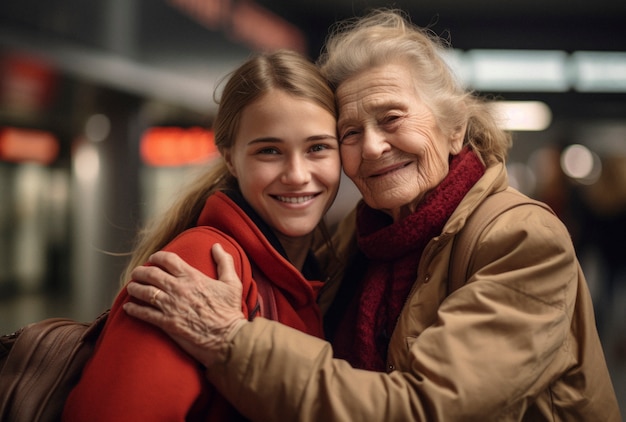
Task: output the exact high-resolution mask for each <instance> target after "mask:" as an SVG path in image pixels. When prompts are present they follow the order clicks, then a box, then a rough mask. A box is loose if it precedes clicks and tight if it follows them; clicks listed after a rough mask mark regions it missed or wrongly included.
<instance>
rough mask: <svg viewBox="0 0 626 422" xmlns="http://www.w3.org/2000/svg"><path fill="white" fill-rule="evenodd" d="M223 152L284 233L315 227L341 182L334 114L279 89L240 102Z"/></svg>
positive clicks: (247, 194) (249, 194)
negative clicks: (235, 129) (233, 135)
mask: <svg viewBox="0 0 626 422" xmlns="http://www.w3.org/2000/svg"><path fill="white" fill-rule="evenodd" d="M223 155H224V158H225V160H226V163H227V165H228V168H229V170H230V172H231V173H232V174H233V176H235V177H236V178H237V181H238V182H239V188H240V189H241V192H242V194H243V196H244V198H245V199H246V201H248V203H249V204H250V205H251V206H252V207H253V208H254V210H255V211H256V212H257V213H258V214H259V215H260V216H261V218H263V220H265V222H266V223H267V224H269V225H270V226H271V227H272V228H274V229H275V230H277V231H278V232H280V233H282V234H283V235H285V236H291V237H298V236H303V235H306V234H308V233H310V232H311V231H313V229H314V228H315V227H316V226H317V224H318V223H319V221H320V219H321V218H322V217H323V215H324V214H325V213H326V211H327V210H328V208H329V207H330V205H331V204H332V202H333V200H334V199H335V195H336V194H337V189H338V188H339V179H340V171H341V161H340V158H339V145H338V142H337V135H336V120H335V117H334V116H333V115H332V114H331V113H329V112H328V111H326V110H325V109H323V108H322V107H320V106H319V105H317V104H315V103H314V102H312V101H309V100H306V99H303V98H299V97H296V96H293V95H290V94H288V93H286V92H284V91H281V90H274V91H272V92H270V93H268V94H265V95H263V96H262V97H261V98H259V99H258V100H256V101H255V102H254V103H252V104H249V105H248V106H246V107H245V108H244V110H243V112H242V115H241V122H240V125H239V130H238V132H237V136H236V138H235V141H234V144H233V146H232V147H231V148H228V149H225V150H224V151H223Z"/></svg>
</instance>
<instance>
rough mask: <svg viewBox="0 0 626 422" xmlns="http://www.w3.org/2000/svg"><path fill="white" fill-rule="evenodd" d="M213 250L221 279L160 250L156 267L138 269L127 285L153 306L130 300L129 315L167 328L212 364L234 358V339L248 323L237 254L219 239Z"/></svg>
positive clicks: (195, 354)
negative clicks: (230, 344) (231, 341)
mask: <svg viewBox="0 0 626 422" xmlns="http://www.w3.org/2000/svg"><path fill="white" fill-rule="evenodd" d="M211 251H212V254H213V258H214V259H215V262H216V263H217V270H218V277H219V278H220V279H219V280H215V279H212V278H210V277H209V276H207V275H206V274H204V273H202V272H200V271H198V270H197V269H195V268H193V267H191V266H190V265H189V264H187V263H186V262H185V261H183V260H182V259H181V258H180V257H179V256H178V255H176V254H174V253H171V252H163V251H161V252H157V253H155V254H153V255H152V256H151V257H150V259H149V262H150V264H152V266H139V267H137V268H135V269H134V270H133V272H132V274H131V276H132V279H133V281H132V282H130V283H129V284H128V285H127V290H128V293H129V294H130V295H131V296H133V297H135V298H137V299H139V300H141V301H143V302H145V303H150V304H151V305H152V306H149V305H141V304H138V303H133V302H128V303H126V304H124V310H125V311H126V312H127V313H128V314H129V315H131V316H133V317H136V318H139V319H141V320H143V321H145V322H148V323H150V324H153V325H155V326H157V327H159V328H161V329H162V330H163V331H165V332H166V333H167V334H168V335H169V336H170V337H171V338H172V339H173V340H174V341H176V343H178V344H179V345H180V346H181V347H182V348H183V349H184V350H185V351H186V352H187V353H189V354H190V355H191V356H193V357H194V358H195V359H196V360H198V361H199V362H200V363H202V364H203V365H204V366H206V367H209V366H211V365H213V364H215V363H217V362H224V361H225V360H226V359H227V358H228V340H229V339H230V338H231V337H232V336H233V335H234V333H235V332H236V331H237V330H238V329H239V328H240V327H241V326H242V325H243V324H244V323H245V322H246V320H245V318H244V314H243V312H242V310H241V295H242V284H241V281H240V280H239V277H238V276H237V273H236V272H235V267H234V265H233V260H232V257H231V256H230V255H229V254H228V253H227V252H226V251H224V249H223V248H222V247H221V245H219V244H215V245H213V248H212V250H211Z"/></svg>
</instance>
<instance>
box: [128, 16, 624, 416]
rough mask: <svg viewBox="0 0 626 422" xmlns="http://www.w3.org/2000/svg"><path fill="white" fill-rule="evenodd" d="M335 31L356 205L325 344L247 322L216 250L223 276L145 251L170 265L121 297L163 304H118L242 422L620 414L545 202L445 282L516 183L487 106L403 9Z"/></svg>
mask: <svg viewBox="0 0 626 422" xmlns="http://www.w3.org/2000/svg"><path fill="white" fill-rule="evenodd" d="M338 28H339V29H338V31H337V32H336V33H335V34H334V35H333V36H332V37H331V38H330V40H329V41H328V43H327V51H326V52H325V54H324V55H323V57H322V59H321V68H322V70H323V72H324V74H325V75H326V76H327V77H328V79H329V80H330V81H331V83H332V84H333V86H334V87H335V89H336V98H337V104H338V107H339V119H338V134H339V139H340V143H341V147H340V148H341V155H342V160H343V166H344V170H345V173H346V174H347V175H348V176H349V177H350V179H352V181H353V182H354V183H355V184H356V186H357V187H358V188H359V190H360V191H361V193H362V196H363V201H362V202H361V203H359V204H358V206H357V207H356V210H355V212H354V213H352V215H351V216H349V217H348V218H347V219H346V221H344V222H343V224H342V225H341V226H340V228H339V229H338V232H337V233H336V236H335V240H336V241H337V242H336V249H337V254H338V258H339V259H338V260H333V259H328V257H327V259H326V262H327V263H328V266H327V268H328V269H329V271H330V272H329V274H331V279H330V280H329V281H328V282H327V284H326V286H325V287H324V289H323V292H322V299H321V300H322V302H323V303H322V304H326V303H330V302H332V305H331V306H330V307H329V308H328V312H327V314H326V319H327V322H328V324H327V328H328V330H327V335H328V337H329V339H331V340H332V346H331V344H330V343H328V342H326V341H323V340H320V339H317V338H314V337H311V336H307V335H305V334H303V333H300V332H297V331H295V330H293V329H290V328H288V327H285V326H283V325H281V324H278V323H276V322H273V321H268V320H265V319H262V318H257V319H255V320H254V321H252V322H248V321H246V320H245V319H244V318H243V316H242V314H241V310H240V309H239V307H238V306H237V305H238V303H237V300H236V299H237V298H238V297H240V293H239V292H238V290H237V289H238V288H239V283H238V282H237V280H236V278H235V277H233V275H232V274H233V272H232V270H231V269H230V264H229V260H228V257H227V256H224V255H223V254H214V255H215V256H216V260H217V261H218V265H219V267H220V268H221V269H222V272H221V274H222V275H221V280H223V281H224V282H220V281H215V280H207V279H206V278H205V277H203V276H202V275H201V274H199V273H198V272H196V271H195V270H194V269H193V268H190V267H189V266H188V265H186V264H185V263H184V262H182V260H180V259H179V258H178V257H176V256H174V255H172V254H163V253H159V254H157V255H155V256H153V257H152V262H153V263H154V264H157V265H159V266H161V267H162V268H163V269H165V270H167V272H165V271H163V270H160V269H159V268H157V267H139V268H137V269H136V270H135V271H134V273H133V276H134V279H135V280H138V281H141V282H142V283H143V284H139V283H131V285H129V287H128V290H129V292H130V293H131V294H133V295H134V296H136V297H137V298H139V299H143V300H148V299H149V298H150V297H151V296H152V295H153V294H154V292H155V287H156V288H157V289H160V290H163V293H164V294H162V295H161V297H162V298H163V299H162V300H161V301H160V304H159V307H157V308H150V307H140V306H138V305H136V304H129V305H128V307H127V309H126V310H127V312H129V313H130V314H131V315H133V316H136V317H138V318H141V319H143V320H145V321H148V322H151V323H153V324H155V325H157V326H159V327H161V328H163V329H164V330H165V331H166V332H167V333H169V334H170V335H171V336H172V337H173V338H174V339H175V340H177V341H178V342H179V344H180V345H181V346H182V347H183V348H184V349H185V350H187V351H188V352H189V353H190V354H192V356H194V357H195V358H196V359H197V360H198V361H200V362H201V363H202V364H204V365H205V366H206V368H207V371H206V374H207V377H208V378H209V380H210V381H211V382H212V383H213V384H214V385H215V386H217V388H218V389H219V391H220V392H221V393H222V394H223V395H224V396H226V397H227V398H228V399H229V400H230V401H231V403H233V404H234V405H235V406H236V407H237V408H238V410H240V411H241V412H242V413H243V414H244V415H246V416H247V417H248V418H250V419H252V420H279V419H280V420H299V421H320V420H341V421H347V420H355V421H362V420H371V421H383V420H402V421H408V420H429V421H431V420H515V421H517V420H533V421H536V420H551V421H552V420H594V421H596V420H602V421H619V420H621V418H620V414H619V409H618V406H617V401H616V397H615V393H614V390H613V387H612V385H611V380H610V377H609V374H608V370H607V367H606V363H605V361H604V358H603V351H602V348H601V345H600V342H599V339H598V336H597V333H596V328H595V324H594V317H593V309H592V303H591V299H590V295H589V292H588V288H587V285H586V282H585V280H584V277H583V275H582V273H581V271H580V267H579V264H578V262H577V259H576V254H575V251H574V249H573V246H572V243H571V241H570V236H569V234H568V232H567V230H566V228H565V227H564V226H563V224H562V223H561V222H560V221H559V220H558V219H557V218H556V217H555V216H554V215H553V214H552V213H550V212H549V211H547V210H545V209H544V208H541V207H538V206H519V207H515V208H513V209H511V210H509V211H508V212H504V213H502V214H501V215H500V216H498V217H497V218H496V220H495V221H494V222H493V223H492V224H490V225H488V226H487V228H486V229H485V230H484V231H483V232H482V233H481V234H480V238H479V240H478V242H477V243H476V247H475V249H474V250H472V251H470V252H471V261H470V262H471V268H470V270H469V271H468V278H467V280H466V283H465V285H464V286H463V287H461V288H460V289H458V290H456V291H454V292H450V291H449V290H448V278H449V277H448V265H449V264H450V261H451V259H452V258H451V257H452V256H453V255H452V250H453V245H454V243H455V237H456V236H457V235H458V234H459V233H460V232H461V231H462V230H463V227H464V225H465V223H466V221H467V220H468V219H469V218H470V217H472V215H473V214H475V213H478V211H477V209H478V208H479V206H480V204H481V203H482V202H484V201H485V200H486V198H488V197H490V196H491V195H494V194H496V193H497V192H500V191H503V190H509V191H510V190H511V188H508V186H507V175H506V170H505V166H504V160H505V156H506V152H507V149H508V147H509V144H510V140H509V136H508V135H507V134H505V133H504V132H502V131H501V130H500V129H498V127H497V125H496V122H495V120H494V118H493V117H492V115H491V114H490V112H489V110H490V108H489V105H488V104H487V103H484V102H482V101H480V100H479V99H478V98H476V97H475V96H473V95H471V94H469V93H467V92H465V91H464V90H463V89H462V88H461V87H460V86H459V85H458V83H457V81H456V80H455V78H454V77H453V75H452V74H451V72H450V70H449V69H448V67H447V66H446V63H445V62H444V60H443V59H442V56H441V53H442V49H441V47H440V43H439V41H438V40H437V39H436V38H434V37H433V36H432V35H431V34H429V33H428V32H426V31H424V30H422V29H420V28H416V27H414V26H412V25H411V24H410V23H408V22H407V20H406V19H404V18H403V16H402V15H401V14H399V13H397V12H393V11H377V12H375V13H373V14H371V15H369V16H367V17H365V18H362V19H360V20H357V21H354V22H351V23H349V24H344V25H341V26H339V27H338ZM518 195H519V194H518ZM479 217H480V215H479ZM453 265H454V263H453ZM168 272H169V273H168ZM197 290H205V291H206V292H207V293H205V294H203V296H205V297H206V296H211V301H210V303H208V304H207V303H203V302H201V301H200V300H199V299H198V295H197V294H195V293H194V291H197ZM228 297H230V298H231V300H230V301H229V300H226V299H227V298H228ZM229 303H230V305H229ZM364 369H366V370H368V371H366V370H364ZM373 371H375V372H373Z"/></svg>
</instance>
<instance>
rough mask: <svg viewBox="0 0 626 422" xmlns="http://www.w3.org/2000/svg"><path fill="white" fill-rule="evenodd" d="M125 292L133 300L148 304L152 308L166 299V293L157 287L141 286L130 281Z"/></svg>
mask: <svg viewBox="0 0 626 422" xmlns="http://www.w3.org/2000/svg"><path fill="white" fill-rule="evenodd" d="M126 291H127V292H128V294H129V295H130V296H132V297H134V298H135V299H139V300H141V301H142V302H145V303H149V304H151V305H152V306H157V304H162V303H163V300H164V299H165V298H166V296H167V293H166V292H164V291H163V290H161V289H159V288H158V287H154V286H152V285H149V284H141V283H137V282H135V281H131V282H130V283H128V284H127V285H126Z"/></svg>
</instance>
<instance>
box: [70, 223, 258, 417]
mask: <svg viewBox="0 0 626 422" xmlns="http://www.w3.org/2000/svg"><path fill="white" fill-rule="evenodd" d="M215 242H219V243H221V244H222V245H223V246H224V248H225V249H226V250H227V251H228V252H229V253H231V254H232V256H233V258H234V261H235V266H236V270H237V272H238V274H239V275H240V276H241V277H242V279H244V280H245V279H247V280H251V278H250V273H249V271H250V269H249V265H248V264H247V260H246V259H245V255H243V252H242V251H241V250H240V249H239V247H238V246H237V245H236V244H235V243H234V242H232V241H230V240H229V239H228V238H225V237H223V236H220V235H219V233H217V232H215V231H213V230H212V229H209V228H207V227H198V228H194V229H191V230H188V231H186V232H185V233H183V234H182V235H180V236H179V237H177V238H176V239H175V240H174V241H172V242H171V243H170V244H169V245H168V246H167V247H165V248H164V249H165V250H168V251H172V252H176V253H178V254H179V255H180V257H181V258H183V259H184V260H185V261H187V262H188V263H189V264H190V265H192V266H194V267H196V268H197V269H199V270H200V271H202V272H204V273H205V274H208V275H209V276H211V277H215V275H216V266H215V264H214V261H213V259H212V257H211V246H212V245H213V243H215ZM251 287H252V286H251V285H250V283H248V284H247V286H246V287H245V289H244V298H251V296H252V295H253V293H255V292H251ZM254 299H256V298H254ZM128 300H130V297H129V295H128V293H127V292H126V289H123V290H122V291H121V292H120V294H119V295H118V297H117V298H116V300H115V303H114V305H113V307H112V309H111V313H110V316H109V319H108V321H107V324H106V327H105V329H104V331H103V334H102V336H101V337H100V339H99V342H98V345H97V347H96V351H95V353H94V355H93V357H92V358H91V360H90V361H89V362H88V363H87V365H86V367H85V369H84V371H83V375H82V377H81V379H80V381H79V383H78V385H77V386H76V387H75V388H74V389H73V390H72V392H71V394H70V397H69V398H68V401H67V403H66V406H65V409H64V420H65V421H74V420H76V421H86V420H89V421H142V420H143V421H149V420H150V421H157V420H163V421H165V420H167V421H185V420H188V419H187V418H188V417H190V416H192V415H193V412H194V411H195V409H199V408H203V406H206V404H207V402H208V400H211V398H212V394H213V392H214V389H213V387H212V386H210V385H209V384H208V382H207V381H206V377H205V376H204V374H203V369H202V368H201V367H200V366H199V365H198V364H197V363H196V362H195V361H194V360H193V359H192V358H191V357H190V356H188V355H187V354H186V353H185V352H184V351H183V350H182V349H180V348H179V347H178V346H177V345H176V344H175V343H174V342H173V341H172V340H171V339H170V338H169V337H168V336H167V335H166V334H165V333H163V332H162V331H161V330H160V329H158V328H156V327H154V326H151V325H150V324H147V323H144V322H143V321H140V320H138V319H135V318H132V317H130V316H128V315H127V314H126V313H125V312H124V310H123V309H122V305H123V304H124V303H125V302H127V301H128ZM246 308H247V303H245V301H244V309H246ZM205 408H206V407H205ZM203 419H204V418H203Z"/></svg>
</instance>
